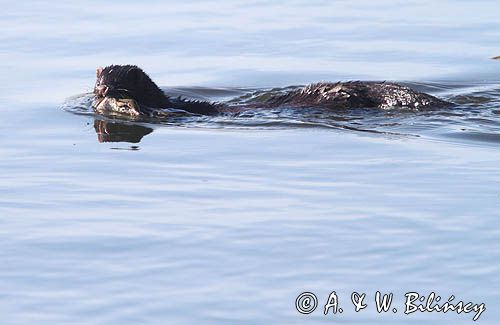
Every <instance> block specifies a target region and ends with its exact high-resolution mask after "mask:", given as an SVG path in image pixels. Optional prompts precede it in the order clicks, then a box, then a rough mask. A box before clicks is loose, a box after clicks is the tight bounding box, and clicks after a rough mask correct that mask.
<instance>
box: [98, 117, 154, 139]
mask: <svg viewBox="0 0 500 325" xmlns="http://www.w3.org/2000/svg"><path fill="white" fill-rule="evenodd" d="M94 129H95V132H96V134H97V140H98V141H99V142H101V143H102V142H129V143H139V142H140V141H141V140H142V138H143V137H144V136H145V135H148V134H150V133H151V132H153V129H152V128H148V127H146V126H142V125H137V124H126V123H120V122H110V121H105V120H99V119H95V120H94Z"/></svg>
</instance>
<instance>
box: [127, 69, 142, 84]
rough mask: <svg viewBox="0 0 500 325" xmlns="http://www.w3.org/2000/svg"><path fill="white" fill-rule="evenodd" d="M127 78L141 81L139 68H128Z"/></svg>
mask: <svg viewBox="0 0 500 325" xmlns="http://www.w3.org/2000/svg"><path fill="white" fill-rule="evenodd" d="M127 77H129V78H130V79H132V80H135V81H141V79H142V72H141V70H140V69H139V68H135V67H134V68H130V69H129V70H128V71H127Z"/></svg>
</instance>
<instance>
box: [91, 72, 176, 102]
mask: <svg viewBox="0 0 500 325" xmlns="http://www.w3.org/2000/svg"><path fill="white" fill-rule="evenodd" d="M96 75H97V80H96V83H95V87H94V94H95V95H96V96H97V97H112V98H130V99H134V100H135V101H137V102H138V103H139V104H141V105H144V106H148V107H162V106H165V105H168V97H167V96H165V94H164V93H163V91H161V89H160V88H159V87H158V86H157V85H156V84H155V83H154V82H153V81H152V80H151V78H150V77H149V76H148V75H147V74H146V73H145V72H144V71H142V70H141V69H140V68H138V67H137V66H135V65H110V66H107V67H105V68H97V71H96Z"/></svg>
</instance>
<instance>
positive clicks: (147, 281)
mask: <svg viewBox="0 0 500 325" xmlns="http://www.w3.org/2000/svg"><path fill="white" fill-rule="evenodd" d="M2 8H3V10H2V13H1V14H0V17H1V19H0V30H2V33H1V34H0V59H1V60H0V67H1V69H2V74H0V85H1V86H0V87H1V90H0V105H1V110H2V117H1V119H2V123H1V125H0V131H1V134H2V139H3V140H2V146H0V157H1V159H0V224H1V225H0V241H1V247H2V249H1V250H0V315H1V316H0V317H1V321H2V323H5V324H16V323H36V324H40V323H47V324H55V323H88V324H90V323H92V324H94V323H120V324H123V323H159V324H160V323H161V324H164V323H199V322H203V323H235V322H247V323H273V324H275V323H317V322H329V323H331V322H335V321H339V322H354V323H375V322H380V323H385V322H392V323H407V322H414V323H422V322H430V323H443V322H449V323H454V324H455V323H471V322H472V321H471V319H472V315H471V314H468V315H464V314H462V315H456V314H451V313H448V314H444V315H443V314H437V313H433V314H429V313H427V314H421V313H419V314H413V315H410V316H405V315H404V314H402V305H403V303H404V298H403V295H404V293H405V292H407V291H418V292H421V293H422V294H428V293H429V292H431V291H435V292H437V293H438V294H440V295H441V296H442V297H444V299H446V298H448V296H449V295H451V294H454V295H455V296H456V297H457V300H460V299H462V300H465V301H473V302H476V303H481V302H484V303H485V304H486V307H487V311H486V312H485V313H484V314H483V315H482V316H481V318H480V320H479V322H481V323H484V324H488V323H491V324H495V323H496V321H497V319H498V318H499V317H500V312H499V309H498V308H497V306H498V305H499V304H500V292H499V288H500V279H499V274H500V273H499V271H500V260H499V258H500V255H499V252H500V243H499V241H498V238H499V236H500V227H499V224H498V216H499V215H500V213H499V212H500V206H499V204H500V202H499V200H500V197H499V195H500V192H499V186H498V184H499V180H500V169H499V167H498V161H499V158H500V152H499V151H498V143H497V142H495V141H493V142H484V141H477V142H471V141H462V140H460V138H459V139H458V140H454V141H451V140H450V139H442V138H439V137H438V138H435V137H428V136H427V137H426V136H424V137H420V138H417V137H404V136H401V137H399V136H384V135H366V134H359V133H354V132H347V131H336V130H324V129H314V128H313V129H284V130H283V129H279V130H272V129H262V128H255V129H252V128H250V129H224V128H222V129H207V128H203V127H201V128H196V127H185V126H180V127H179V126H178V127H174V126H172V127H168V126H155V127H154V128H155V130H154V132H153V133H152V134H150V135H148V136H146V137H144V139H143V140H142V141H141V143H140V144H138V147H137V149H138V150H113V149H130V148H131V144H127V143H99V142H98V141H96V134H95V132H94V129H93V126H92V125H93V118H92V117H89V116H77V115H72V114H69V113H68V112H64V111H62V110H60V105H61V103H62V102H63V101H64V99H65V98H66V97H68V96H71V95H73V94H77V93H81V92H84V91H88V90H91V89H92V86H93V82H94V78H95V73H94V71H95V67H96V66H99V65H102V66H104V65H107V64H111V63H133V64H137V65H140V66H141V67H143V68H144V69H145V70H146V71H147V72H148V73H149V74H150V75H151V76H152V77H153V79H154V80H156V81H158V83H159V84H160V85H165V86H176V85H187V86H194V85H204V86H210V87H218V86H227V87H236V86H242V87H267V86H278V85H286V84H297V83H306V82H313V81H317V80H320V79H328V80H339V79H357V78H362V79H382V80H384V79H394V80H414V81H435V80H441V81H442V80H448V81H451V82H466V83H485V84H488V85H489V87H490V88H492V89H498V87H497V86H496V85H497V84H498V79H499V78H498V76H499V72H500V63H498V62H495V61H492V60H489V59H488V58H489V57H492V56H494V55H499V54H500V48H499V46H498V39H499V36H500V22H499V20H498V12H500V10H499V9H500V8H499V5H498V3H497V2H495V1H474V2H466V1H440V2H435V1H408V2H399V1H377V2H372V1H357V2H351V1H287V2H281V3H278V2H273V3H266V2H261V1H248V2H229V1H225V2H222V1H217V2H210V1H203V2H194V1H184V2H182V3H178V2H139V3H137V2H132V1H130V2H127V1H121V2H119V3H103V2H97V1H95V2H83V1H75V2H71V3H67V4H62V3H61V4H54V2H49V1H26V2H22V3H21V2H19V3H11V2H4V3H2ZM492 105H498V103H496V102H494V103H492ZM483 122H484V123H485V125H488V123H489V125H492V124H495V123H497V122H496V121H495V120H488V121H483ZM486 122H487V123H486ZM472 123H473V122H472ZM409 127H411V125H410V126H409ZM445 127H446V128H453V127H454V125H453V124H452V125H446V126H445ZM486 127H487V126H485V128H486ZM479 131H481V130H479ZM492 134H493V135H495V133H494V132H493V133H492ZM306 290H308V291H312V292H315V293H316V294H317V295H318V298H319V299H320V305H321V304H324V303H325V299H326V297H327V295H328V294H329V293H330V291H332V290H336V291H337V293H338V294H339V296H340V299H341V304H342V306H343V307H344V310H345V312H344V313H343V314H342V315H336V316H332V315H329V316H324V315H322V313H321V310H320V309H321V306H320V307H319V308H318V310H317V311H316V312H314V313H313V314H311V315H308V316H305V315H300V314H299V313H298V312H297V311H296V310H295V307H294V302H295V298H296V297H297V295H298V294H300V293H301V292H302V291H306ZM377 290H381V291H383V292H393V293H394V294H395V304H396V305H397V307H398V309H400V311H399V312H398V313H397V314H392V313H388V314H387V315H379V314H377V313H376V312H375V309H374V305H373V302H372V300H373V299H372V298H371V297H372V296H373V294H374V293H375V291H377ZM352 291H358V292H366V293H367V294H368V296H369V297H370V298H369V299H370V300H369V301H368V304H369V307H368V308H367V310H366V311H363V312H360V313H354V312H353V308H352V306H351V305H350V303H349V296H350V293H351V292H352Z"/></svg>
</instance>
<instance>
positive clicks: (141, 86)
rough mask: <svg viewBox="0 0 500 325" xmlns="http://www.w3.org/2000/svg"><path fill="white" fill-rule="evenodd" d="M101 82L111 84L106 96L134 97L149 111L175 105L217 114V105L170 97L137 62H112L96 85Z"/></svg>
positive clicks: (198, 112)
mask: <svg viewBox="0 0 500 325" xmlns="http://www.w3.org/2000/svg"><path fill="white" fill-rule="evenodd" d="M99 85H105V86H107V87H108V89H109V90H108V94H107V96H110V97H115V98H132V99H134V100H135V101H137V102H138V103H139V104H140V105H141V106H145V107H143V108H142V109H143V110H144V112H149V111H150V110H149V109H148V108H175V109H182V110H185V111H188V112H190V113H193V114H201V115H213V114H216V113H218V111H217V106H218V105H216V104H212V103H209V102H201V101H191V100H187V99H182V98H175V99H172V98H170V97H169V96H167V95H166V94H165V93H164V92H163V91H162V90H161V89H160V88H159V87H158V86H157V85H156V84H155V83H154V82H153V80H151V78H150V77H149V76H148V75H147V74H146V73H145V72H144V71H142V69H140V68H139V67H137V66H135V65H110V66H108V67H106V68H104V69H103V71H102V73H101V75H100V77H98V78H97V82H96V87H97V86H99Z"/></svg>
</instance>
